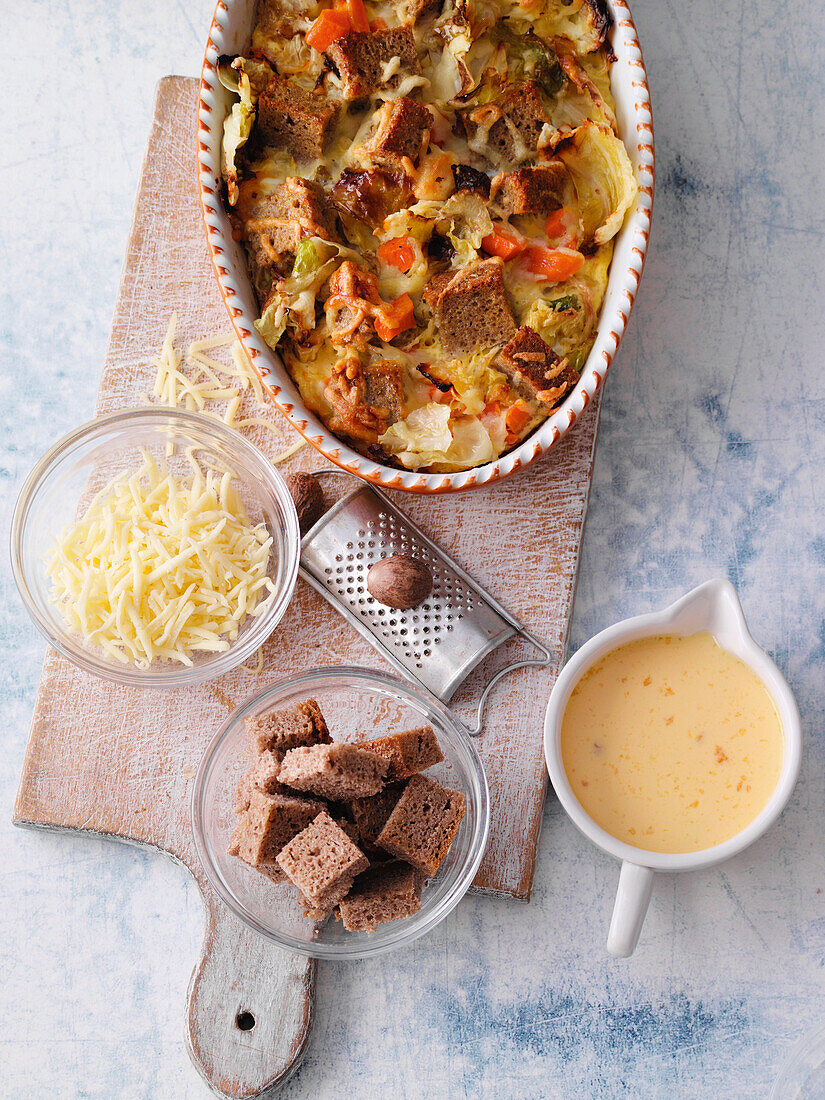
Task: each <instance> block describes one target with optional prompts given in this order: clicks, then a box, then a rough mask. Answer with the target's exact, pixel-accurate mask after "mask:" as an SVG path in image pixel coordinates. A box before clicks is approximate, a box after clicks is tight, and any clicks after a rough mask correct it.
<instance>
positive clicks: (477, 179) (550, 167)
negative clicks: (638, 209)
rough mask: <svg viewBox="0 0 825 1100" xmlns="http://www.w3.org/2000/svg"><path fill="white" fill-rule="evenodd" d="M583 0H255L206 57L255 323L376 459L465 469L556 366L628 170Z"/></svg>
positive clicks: (618, 217) (597, 299) (592, 4)
mask: <svg viewBox="0 0 825 1100" xmlns="http://www.w3.org/2000/svg"><path fill="white" fill-rule="evenodd" d="M609 25H610V19H609V16H608V13H607V10H606V9H605V8H604V7H603V6H602V4H601V2H600V0H586V2H585V0H570V2H569V3H562V2H561V0H521V3H518V2H513V3H509V2H508V0H495V2H492V3H487V2H481V0H443V3H438V2H434V0H401V2H400V3H397V4H395V5H390V4H387V3H370V2H369V0H335V6H332V7H330V6H328V5H327V3H326V2H324V3H319V2H317V0H261V2H260V3H259V6H258V10H257V22H256V25H255V29H254V32H253V34H252V38H251V43H250V45H249V47H248V48H247V50H246V51H245V53H244V54H243V55H242V56H237V57H223V58H221V59H220V64H219V67H218V71H219V76H220V79H221V81H222V83H223V84H224V85H225V86H226V87H227V88H229V89H231V90H232V91H233V92H234V93H235V95H236V97H237V98H236V101H235V102H234V105H233V107H232V110H231V112H230V113H229V115H228V116H227V118H226V120H225V123H224V134H223V148H222V174H223V180H224V184H225V195H224V201H225V204H226V207H227V210H228V212H229V216H230V218H231V221H232V226H233V230H234V234H235V237H236V239H237V240H239V241H241V242H242V243H243V246H244V249H245V252H246V257H247V261H248V266H249V272H250V277H251V280H252V284H253V286H254V289H255V294H256V297H257V300H258V305H259V309H260V317H259V320H258V321H257V323H256V327H257V329H258V332H259V334H260V336H261V337H262V338H263V339H264V340H265V341H266V342H267V344H269V346H270V347H271V348H273V349H276V350H277V352H278V353H279V354H280V356H281V357H282V359H283V362H284V363H285V365H286V368H287V369H288V371H289V373H290V375H291V376H292V378H293V380H294V381H295V383H296V385H297V387H298V389H299V391H300V394H301V397H302V399H303V402H304V403H305V405H306V406H307V408H308V409H310V410H312V411H313V412H314V413H315V414H316V415H317V416H318V417H319V418H320V419H321V420H322V421H323V422H324V423H325V424H326V425H327V427H328V428H329V430H330V431H331V432H332V433H333V434H335V435H336V436H338V437H339V438H342V439H344V440H346V441H347V443H348V444H349V445H350V446H352V447H353V448H354V449H355V450H357V451H358V452H360V453H361V454H364V455H367V456H369V457H370V458H372V459H373V460H375V461H376V462H380V463H382V464H384V465H395V466H398V467H400V468H402V469H407V470H421V471H426V472H440V471H458V470H468V469H471V468H473V467H476V466H479V465H483V464H485V463H489V462H491V461H492V460H494V459H495V458H497V457H498V456H499V455H502V454H504V453H505V452H506V451H508V450H510V449H511V448H513V447H514V446H516V445H517V444H518V443H519V442H520V441H522V440H523V439H524V438H525V437H526V436H527V435H529V433H530V432H532V431H533V430H534V429H535V428H536V427H537V425H539V424H540V423H541V422H542V421H544V420H545V419H546V418H547V417H548V416H549V415H550V414H551V413H552V411H553V410H554V408H556V407H557V406H558V405H559V403H560V402H562V401H563V400H564V399H565V397H566V396H567V394H568V393H569V392H570V390H571V389H572V388H573V387H575V385H576V383H577V380H578V377H579V372H580V371H581V369H582V367H583V364H584V362H585V360H586V358H587V355H588V353H589V351H590V348H591V346H592V344H593V340H594V338H595V335H596V330H597V323H598V317H599V310H600V307H601V304H602V299H603V297H604V293H605V288H606V286H607V279H608V271H609V267H610V262H611V258H612V253H613V240H614V237H615V236H616V234H617V233H618V232H619V230H620V229H621V227H622V223H623V221H624V218H625V214H626V213H627V211H628V210H629V209H630V208H631V207H632V206H633V205H634V203H635V199H636V192H637V183H636V179H635V175H634V172H633V169H632V166H631V162H630V159H629V157H628V154H627V151H626V150H625V147H624V145H623V143H622V140H621V137H620V135H619V133H618V126H617V122H616V115H615V113H614V104H613V100H612V96H611V92H610V83H609V71H610V64H611V50H610V46H609V45H608V43H607V38H606V36H607V32H608V29H609Z"/></svg>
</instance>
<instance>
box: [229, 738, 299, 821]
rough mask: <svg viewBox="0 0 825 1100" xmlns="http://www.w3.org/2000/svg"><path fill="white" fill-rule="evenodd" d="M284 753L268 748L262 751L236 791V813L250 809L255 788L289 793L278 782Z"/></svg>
mask: <svg viewBox="0 0 825 1100" xmlns="http://www.w3.org/2000/svg"><path fill="white" fill-rule="evenodd" d="M282 760H283V753H281V752H274V751H273V750H272V749H267V750H266V751H265V752H262V753H261V755H260V756H259V757H258V759H257V760H256V761H255V763H254V764H253V765H252V767H251V768H250V769H249V771H248V772H247V773H246V775H245V776H244V777H243V779H242V780H241V781H240V783H239V784H238V789H237V790H236V791H235V802H234V805H233V807H232V808H233V810H234V811H235V813H236V814H239V813H242V812H243V811H244V810H247V809H249V800H250V798H251V797H252V792H253V791H255V790H258V791H263V792H264V793H265V794H285V793H286V794H289V790H288V788H287V787H285V786H284V785H283V784H282V783H279V782H278V772H279V771H280V770H281V761H282Z"/></svg>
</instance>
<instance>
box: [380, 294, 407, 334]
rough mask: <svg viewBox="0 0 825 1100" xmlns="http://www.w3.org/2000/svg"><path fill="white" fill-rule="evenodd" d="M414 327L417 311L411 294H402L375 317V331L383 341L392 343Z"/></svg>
mask: <svg viewBox="0 0 825 1100" xmlns="http://www.w3.org/2000/svg"><path fill="white" fill-rule="evenodd" d="M414 325H415V311H414V310H413V300H412V298H411V297H410V296H409V294H402V295H401V296H400V297H398V298H396V299H395V301H394V302H392V303H391V304H390V305H388V306H385V308H384V309H382V310H381V311H380V312H379V313H376V315H375V331H376V333H377V334H378V335H379V336H380V337H381V339H382V340H386V341H390V340H392V338H393V337H394V336H397V335H398V334H399V333H400V332H406V331H407V329H408V328H412V327H413V326H414Z"/></svg>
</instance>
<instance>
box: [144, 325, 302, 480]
mask: <svg viewBox="0 0 825 1100" xmlns="http://www.w3.org/2000/svg"><path fill="white" fill-rule="evenodd" d="M176 328H177V317H176V315H175V314H174V313H173V314H172V316H171V318H170V320H169V327H168V329H167V331H166V337H165V338H164V341H163V345H162V347H161V350H160V355H159V356H158V357H157V359H156V360H155V367H156V368H157V374H156V376H155V383H154V387H153V389H152V395H153V397H155V398H156V399H157V400H158V401H159V402H160V403H161V404H164V405H168V406H169V407H170V408H173V409H176V408H181V407H182V408H185V409H188V410H189V411H190V412H203V413H206V414H207V415H208V416H214V417H215V419H217V420H222V421H223V422H224V424H227V425H228V426H229V427H230V428H236V429H238V430H239V431H240V430H243V429H244V428H252V427H259V428H265V429H266V430H268V431H271V432H273V433H274V434H275V435H280V434H281V433H280V429H279V427H278V426H277V425H276V424H274V423H273V422H272V421H271V420H267V419H266V417H263V416H246V417H240V418H239V417H238V413H239V411H240V408H241V401H242V399H243V395H244V392H245V391H247V390H251V391H252V393H253V394H254V396H255V398H256V400H257V402H258V403H259V404H260V405H265V404H266V403H267V398H266V394H265V391H264V388H263V385H262V384H261V380H260V378H259V377H258V372H257V371H256V370H255V368H254V367H253V366H252V364H251V363H250V362H249V359H248V358H247V356H246V352H245V351H244V349H243V345H242V344H241V342H240V340H238V339H237V337H236V336H235V334H234V333H226V334H225V335H221V336H210V337H207V338H206V339H205V340H194V341H193V342H192V343H191V344H190V345H189V347H188V349H187V352H186V365H187V367H189V368H190V370H189V373H186V372H185V371H184V369H183V367H184V361H183V355H182V354H181V352H179V351H178V350H177V349H176V347H175V331H176ZM218 348H229V349H230V354H231V359H232V363H231V364H228V363H223V362H221V361H220V360H219V359H216V358H215V357H214V356H211V355H207V352H210V351H215V350H216V349H218ZM218 402H226V406H225V408H224V410H223V412H222V413H217V412H216V411H215V404H216V403H218ZM285 423H286V422H285V421H284V424H285ZM305 445H306V440H305V439H299V440H298V441H297V442H296V443H294V444H293V445H292V446H291V447H288V448H287V449H286V450H284V451H282V452H281V453H280V454H277V455H275V457H274V458H273V459H272V462H274V463H278V462H284V461H285V460H286V459H287V458H291V457H292V455H294V454H296V453H297V452H298V451H300V450H301V448H302V447H304V446H305Z"/></svg>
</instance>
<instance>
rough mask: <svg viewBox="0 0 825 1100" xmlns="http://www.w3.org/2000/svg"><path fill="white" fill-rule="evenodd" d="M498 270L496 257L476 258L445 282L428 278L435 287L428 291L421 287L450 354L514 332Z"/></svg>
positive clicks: (485, 344) (505, 338) (502, 341)
mask: <svg viewBox="0 0 825 1100" xmlns="http://www.w3.org/2000/svg"><path fill="white" fill-rule="evenodd" d="M501 269H502V264H501V260H499V259H495V258H494V259H489V260H479V261H478V262H477V263H471V264H467V266H466V267H462V268H461V269H460V270H458V271H457V272H455V273H454V274H453V277H452V278H451V279H450V280H449V281H447V282H445V281H444V279H443V277H442V276H439V275H436V276H435V278H434V279H432V280H431V281H430V282H431V284H432V283H435V284H436V286H435V287H434V288H432V289H430V291H429V292H428V290H427V288H426V287H425V290H424V297H425V300H426V301H428V302H429V303H430V305H431V306H432V308H433V313H434V314H435V321H436V325H437V326H438V334H439V336H440V337H441V341H442V343H443V344H444V346H445V348H446V349H447V351H448V352H449V354H450V355H465V354H467V353H468V352H471V351H475V350H476V348H484V347H492V346H493V345H494V344H506V343H507V341H508V340H509V339H511V337H513V336H514V335H515V333H516V322H515V321H514V320H513V313H512V310H511V309H510V303H509V301H508V300H507V293H506V291H505V289H504V280H503V278H502V274H501ZM445 274H446V273H445ZM428 285H429V284H428Z"/></svg>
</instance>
